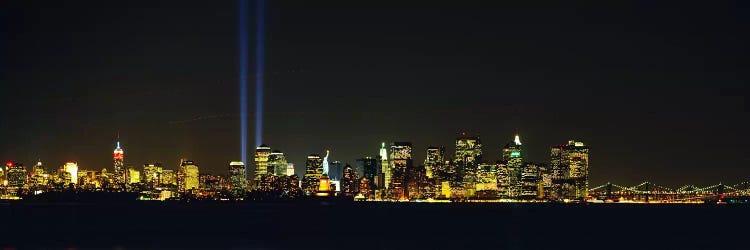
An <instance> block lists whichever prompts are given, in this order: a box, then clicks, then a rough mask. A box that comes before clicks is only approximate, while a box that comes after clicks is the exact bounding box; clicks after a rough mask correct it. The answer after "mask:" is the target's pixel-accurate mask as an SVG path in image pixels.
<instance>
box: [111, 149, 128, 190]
mask: <svg viewBox="0 0 750 250" xmlns="http://www.w3.org/2000/svg"><path fill="white" fill-rule="evenodd" d="M113 161H114V171H113V173H114V174H113V176H112V180H113V182H114V183H115V185H119V184H125V183H127V178H126V176H125V175H126V174H127V173H126V169H125V152H124V151H123V150H122V148H121V147H120V142H119V141H118V142H117V147H115V150H114V157H113Z"/></svg>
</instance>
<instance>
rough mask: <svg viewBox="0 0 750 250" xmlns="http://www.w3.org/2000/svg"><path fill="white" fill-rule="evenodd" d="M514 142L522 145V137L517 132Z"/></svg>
mask: <svg viewBox="0 0 750 250" xmlns="http://www.w3.org/2000/svg"><path fill="white" fill-rule="evenodd" d="M513 142H514V143H516V145H517V146H521V137H519V136H518V134H516V138H514V139H513Z"/></svg>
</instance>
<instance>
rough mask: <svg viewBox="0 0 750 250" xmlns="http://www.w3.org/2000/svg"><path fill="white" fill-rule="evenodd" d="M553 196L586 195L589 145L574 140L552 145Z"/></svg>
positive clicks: (584, 196)
mask: <svg viewBox="0 0 750 250" xmlns="http://www.w3.org/2000/svg"><path fill="white" fill-rule="evenodd" d="M550 156H551V160H550V168H551V170H552V174H551V175H552V186H553V189H554V190H553V193H554V194H553V196H554V197H553V198H558V199H583V198H586V196H587V195H588V185H589V179H588V178H589V147H588V146H586V145H584V144H583V142H577V141H574V140H570V141H568V144H561V145H557V146H554V147H552V150H551V153H550Z"/></svg>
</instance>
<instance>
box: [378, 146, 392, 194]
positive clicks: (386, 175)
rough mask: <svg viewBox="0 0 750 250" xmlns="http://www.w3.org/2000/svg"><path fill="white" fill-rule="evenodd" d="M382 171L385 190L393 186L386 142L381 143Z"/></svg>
mask: <svg viewBox="0 0 750 250" xmlns="http://www.w3.org/2000/svg"><path fill="white" fill-rule="evenodd" d="M379 156H380V171H381V173H382V174H383V188H382V189H383V190H387V189H389V188H390V186H391V165H390V162H388V151H387V150H386V149H385V142H383V143H381V144H380V155H379Z"/></svg>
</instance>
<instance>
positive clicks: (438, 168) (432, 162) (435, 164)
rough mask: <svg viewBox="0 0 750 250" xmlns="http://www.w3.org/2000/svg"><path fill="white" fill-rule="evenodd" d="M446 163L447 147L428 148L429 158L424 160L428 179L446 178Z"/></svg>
mask: <svg viewBox="0 0 750 250" xmlns="http://www.w3.org/2000/svg"><path fill="white" fill-rule="evenodd" d="M444 161H445V147H443V146H440V147H433V146H430V147H427V156H426V157H425V159H424V167H425V174H426V175H427V177H428V178H435V177H445V174H446V171H445V169H444V167H443V166H444V165H443V162H444Z"/></svg>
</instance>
